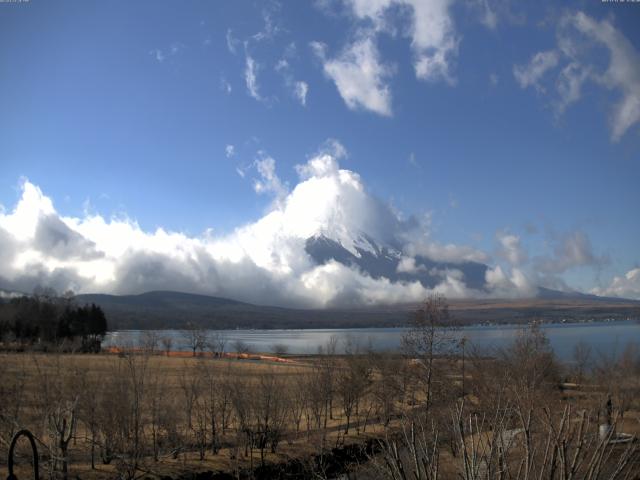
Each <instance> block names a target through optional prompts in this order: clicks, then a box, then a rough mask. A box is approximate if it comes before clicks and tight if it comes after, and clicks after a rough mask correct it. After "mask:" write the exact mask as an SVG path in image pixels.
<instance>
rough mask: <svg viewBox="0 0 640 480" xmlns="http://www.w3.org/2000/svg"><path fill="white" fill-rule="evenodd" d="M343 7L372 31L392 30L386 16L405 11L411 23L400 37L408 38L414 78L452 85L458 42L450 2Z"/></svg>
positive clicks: (363, 2) (391, 0) (350, 0)
mask: <svg viewBox="0 0 640 480" xmlns="http://www.w3.org/2000/svg"><path fill="white" fill-rule="evenodd" d="M346 3H347V4H348V5H350V7H351V9H352V11H353V13H354V15H355V16H356V17H357V18H359V19H367V20H369V21H371V22H372V24H373V26H374V28H375V29H376V31H383V30H388V29H390V28H392V27H391V26H390V25H389V23H390V22H391V21H390V20H389V19H388V16H389V13H390V11H391V10H392V9H393V7H400V9H401V10H403V9H404V10H407V11H409V12H410V18H411V21H410V23H409V26H408V29H407V30H406V31H404V32H402V33H403V34H404V35H405V36H408V37H410V38H411V49H412V51H413V55H414V62H413V66H414V69H415V73H416V77H418V78H419V79H422V80H430V81H434V80H444V81H446V82H448V83H451V84H452V83H455V78H454V76H453V75H452V73H451V63H452V61H453V59H454V58H455V57H456V56H457V53H458V44H459V39H458V36H457V34H456V31H455V27H454V22H453V18H452V16H451V12H450V7H451V5H452V3H453V2H452V0H376V1H368V0H347V1H346ZM487 8H488V5H487ZM489 11H490V9H489ZM486 12H487V10H485V13H486ZM489 17H491V14H489ZM484 18H487V17H486V14H485V17H484ZM488 21H489V22H490V23H491V21H492V20H490V19H489V20H488Z"/></svg>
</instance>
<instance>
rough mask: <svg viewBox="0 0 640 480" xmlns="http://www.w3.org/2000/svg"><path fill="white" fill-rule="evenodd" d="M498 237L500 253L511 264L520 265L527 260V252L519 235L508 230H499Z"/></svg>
mask: <svg viewBox="0 0 640 480" xmlns="http://www.w3.org/2000/svg"><path fill="white" fill-rule="evenodd" d="M496 238H497V240H498V243H499V245H500V246H499V249H498V254H499V255H500V256H501V257H502V258H504V259H505V260H507V261H508V262H509V263H510V264H511V265H513V266H518V265H521V264H523V263H525V262H526V261H527V258H528V255H527V252H526V251H525V250H524V249H523V248H522V244H521V242H520V237H519V236H518V235H514V234H511V233H508V232H498V233H497V234H496Z"/></svg>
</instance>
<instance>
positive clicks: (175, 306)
mask: <svg viewBox="0 0 640 480" xmlns="http://www.w3.org/2000/svg"><path fill="white" fill-rule="evenodd" d="M76 301H78V302H79V303H96V304H97V305H100V306H101V307H102V308H103V309H104V311H105V313H106V315H107V318H108V319H109V322H110V323H109V324H110V328H111V329H131V328H135V329H138V328H139V329H146V328H157V329H163V328H182V327H184V326H185V325H187V324H188V323H192V324H195V325H199V326H202V327H207V328H219V329H234V328H260V329H262V328H264V329H270V328H357V327H392V326H401V325H405V324H406V323H407V321H408V320H409V318H410V315H411V314H412V313H413V312H414V311H415V310H416V309H417V307H418V305H417V304H403V305H392V306H378V307H368V308H351V309H323V310H317V309H307V310H305V309H290V308H279V307H271V306H260V305H253V304H250V303H243V302H237V301H234V300H230V299H226V298H219V297H210V296H206V295H194V294H189V293H180V292H167V291H156V292H148V293H143V294H141V295H122V296H117V295H103V294H85V295H78V296H77V297H76ZM450 309H451V313H452V314H453V316H454V318H455V319H457V320H458V321H459V322H460V323H461V324H474V323H526V322H529V321H531V320H534V319H544V320H545V321H555V322H559V321H586V320H591V319H594V320H603V319H626V318H634V319H638V318H640V302H638V301H631V300H622V299H606V298H600V297H595V296H591V295H584V296H577V297H574V298H571V297H569V296H564V297H562V298H546V299H544V298H538V299H526V300H459V301H451V302H450Z"/></svg>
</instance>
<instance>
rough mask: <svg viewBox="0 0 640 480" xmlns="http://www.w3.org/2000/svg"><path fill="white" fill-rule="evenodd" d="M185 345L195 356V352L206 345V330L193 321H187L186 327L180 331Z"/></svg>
mask: <svg viewBox="0 0 640 480" xmlns="http://www.w3.org/2000/svg"><path fill="white" fill-rule="evenodd" d="M182 337H183V338H184V340H185V342H186V344H187V346H188V347H189V349H190V350H191V351H192V352H193V356H194V357H195V356H196V354H197V352H201V351H203V350H204V349H205V347H206V346H207V332H206V330H204V329H202V328H200V327H199V326H198V325H196V324H194V323H188V324H187V327H186V328H185V329H184V330H183V331H182Z"/></svg>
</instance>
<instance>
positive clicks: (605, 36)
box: [571, 12, 640, 141]
mask: <svg viewBox="0 0 640 480" xmlns="http://www.w3.org/2000/svg"><path fill="white" fill-rule="evenodd" d="M571 20H572V23H573V25H574V26H575V28H576V29H577V30H579V31H580V32H582V33H583V34H584V35H586V36H587V37H590V38H592V39H594V40H595V41H596V42H598V43H600V44H602V45H604V46H605V47H606V48H607V49H608V50H609V66H608V67H607V70H606V71H605V72H604V73H603V74H602V75H601V76H600V77H599V79H598V81H599V83H600V84H601V85H602V86H604V87H605V88H607V89H611V90H613V89H615V90H618V91H620V93H621V98H620V100H619V101H618V103H616V104H615V105H614V107H613V110H612V116H611V137H612V139H613V140H614V141H617V140H619V139H620V138H621V137H622V135H624V134H625V132H626V131H627V130H628V129H629V128H630V127H631V126H632V125H634V124H636V123H638V121H640V54H639V53H638V51H637V50H636V49H635V47H634V46H633V45H632V44H631V42H630V41H629V40H628V39H627V38H626V37H625V36H624V35H623V34H622V33H620V32H619V31H618V30H617V29H616V28H615V27H614V26H613V24H612V23H611V22H610V21H609V20H602V21H600V22H598V21H596V20H594V19H593V18H591V17H589V16H588V15H586V14H584V13H582V12H578V13H577V14H576V15H575V16H573V17H572V18H571Z"/></svg>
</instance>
